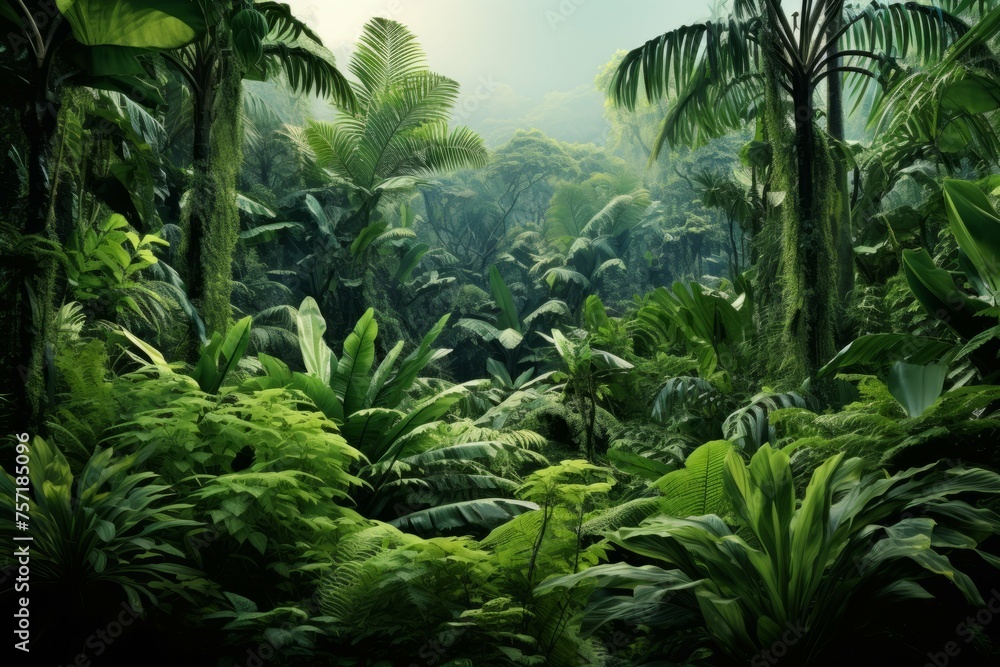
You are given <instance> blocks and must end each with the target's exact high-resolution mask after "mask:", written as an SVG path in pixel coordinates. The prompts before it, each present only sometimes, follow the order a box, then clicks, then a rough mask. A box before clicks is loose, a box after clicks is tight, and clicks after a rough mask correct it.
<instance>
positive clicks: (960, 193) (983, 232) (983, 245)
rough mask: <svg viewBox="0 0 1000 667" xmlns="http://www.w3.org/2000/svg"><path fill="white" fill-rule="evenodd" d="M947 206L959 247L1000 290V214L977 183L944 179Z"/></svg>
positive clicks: (984, 278)
mask: <svg viewBox="0 0 1000 667" xmlns="http://www.w3.org/2000/svg"><path fill="white" fill-rule="evenodd" d="M944 201H945V209H946V210H947V211H948V220H949V221H950V222H951V231H952V233H953V234H955V239H956V240H957V241H958V245H959V247H961V248H962V250H963V251H964V252H965V255H966V256H967V257H968V259H969V261H970V262H972V265H973V266H975V267H976V270H977V271H978V272H979V276H980V277H981V278H982V279H983V280H985V281H986V283H987V284H988V285H989V286H990V287H991V288H992V290H993V292H994V293H995V292H997V291H998V290H1000V216H998V215H997V212H996V210H994V208H993V205H992V204H991V203H990V200H989V199H987V198H986V195H985V194H983V191H982V190H980V189H979V188H978V187H977V186H976V185H975V184H973V183H969V182H966V181H957V180H952V179H949V180H946V181H945V182H944Z"/></svg>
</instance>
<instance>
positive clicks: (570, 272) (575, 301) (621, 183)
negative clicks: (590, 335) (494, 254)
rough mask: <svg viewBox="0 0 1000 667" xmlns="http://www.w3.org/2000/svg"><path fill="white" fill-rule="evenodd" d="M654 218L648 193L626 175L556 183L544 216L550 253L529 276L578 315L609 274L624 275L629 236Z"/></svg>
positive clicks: (541, 257) (537, 259) (602, 176)
mask: <svg viewBox="0 0 1000 667" xmlns="http://www.w3.org/2000/svg"><path fill="white" fill-rule="evenodd" d="M656 213H657V210H656V208H655V206H654V205H653V203H652V202H651V201H650V199H649V193H648V192H646V191H645V190H643V189H641V188H639V187H638V182H637V180H636V179H635V178H633V177H632V176H630V175H628V174H620V175H618V176H616V177H610V176H608V175H606V174H598V175H595V176H592V177H591V178H590V179H589V180H588V181H586V182H585V183H583V184H579V185H577V184H574V183H564V184H561V185H559V186H558V187H557V188H556V190H555V193H554V194H553V195H552V203H551V207H550V208H549V210H548V212H547V213H546V214H545V224H544V234H545V240H546V241H547V242H548V244H550V246H551V248H552V249H553V250H554V252H550V253H546V254H543V255H541V256H539V257H537V258H536V263H535V266H534V267H533V268H532V271H533V272H535V273H539V274H541V277H542V280H544V281H545V283H546V284H547V285H548V286H549V289H550V291H551V292H552V293H553V294H559V295H562V297H563V299H564V300H565V301H567V303H569V304H570V306H571V307H572V308H573V309H575V310H579V307H580V306H581V305H582V304H583V302H584V300H585V299H586V298H587V297H588V296H589V295H592V294H595V293H596V292H597V291H598V288H599V287H600V285H601V281H602V280H603V279H604V278H605V277H606V275H607V274H608V273H609V272H610V271H612V270H619V271H625V263H624V261H623V258H625V257H626V253H627V250H628V247H629V243H630V242H631V240H632V235H633V234H634V233H635V232H636V231H637V230H638V229H640V228H641V227H643V226H646V225H649V224H651V223H652V221H653V220H655V219H656Z"/></svg>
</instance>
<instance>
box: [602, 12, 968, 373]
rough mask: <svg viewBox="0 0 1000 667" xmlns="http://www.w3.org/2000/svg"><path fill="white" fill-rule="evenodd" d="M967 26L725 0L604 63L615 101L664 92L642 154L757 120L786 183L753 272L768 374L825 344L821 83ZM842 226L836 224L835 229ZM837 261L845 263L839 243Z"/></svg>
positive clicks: (832, 307) (833, 281)
mask: <svg viewBox="0 0 1000 667" xmlns="http://www.w3.org/2000/svg"><path fill="white" fill-rule="evenodd" d="M835 26H839V27H835ZM966 30H967V26H965V24H964V23H963V22H962V21H960V20H958V19H957V18H955V17H954V16H952V15H950V14H948V13H946V12H943V11H940V10H938V9H936V8H932V7H927V6H924V5H917V4H915V3H882V2H877V1H876V2H872V3H870V4H869V5H867V6H866V7H865V8H864V9H862V10H860V11H855V10H851V9H847V8H845V4H844V2H843V0H802V3H801V6H800V8H799V11H798V16H797V17H794V18H793V17H790V16H788V15H787V14H786V12H785V9H784V8H783V7H782V6H781V2H780V0H735V2H734V6H733V14H732V15H731V16H729V17H725V18H721V19H716V20H712V21H708V22H706V23H702V24H697V25H691V26H684V27H681V28H679V29H677V30H673V31H671V32H668V33H665V34H663V35H661V36H660V37H658V38H655V39H652V40H650V41H648V42H646V43H645V44H644V45H643V46H641V47H639V48H637V49H634V50H633V51H631V52H629V53H628V54H627V55H626V57H625V59H624V60H623V62H622V63H621V65H620V66H619V68H618V71H617V72H616V73H615V77H614V79H613V81H612V83H611V94H612V96H613V98H614V99H615V101H616V102H617V103H618V104H620V105H623V106H625V107H626V108H629V109H632V108H634V107H635V103H636V99H637V96H638V95H639V93H640V91H643V90H644V91H645V94H646V95H647V97H648V98H649V99H650V100H654V99H658V98H662V97H670V98H672V101H673V104H672V105H671V107H670V109H669V111H668V113H667V115H666V117H665V118H664V121H663V124H662V126H661V130H660V134H659V136H658V137H657V140H656V143H655V145H654V148H653V152H652V155H651V160H655V159H656V158H657V157H658V156H659V153H660V151H661V150H662V148H663V147H664V146H666V145H669V146H675V145H689V146H698V145H702V144H704V143H705V142H706V141H708V140H709V139H711V138H715V137H719V136H722V135H724V134H726V133H729V132H732V131H734V130H736V129H739V128H743V127H746V125H747V124H748V123H751V122H753V121H754V120H757V121H758V122H759V124H760V125H761V127H762V128H763V130H764V135H765V138H766V140H767V141H768V142H769V143H770V144H771V154H772V155H773V165H772V170H771V172H772V177H773V178H774V179H775V183H774V188H773V189H774V190H776V191H783V192H784V193H785V200H784V204H783V205H782V207H781V211H782V213H781V216H780V219H777V218H775V219H772V220H770V221H769V222H768V223H766V224H765V229H764V230H763V232H764V233H763V234H762V236H764V237H765V238H764V239H763V240H764V242H765V244H766V242H767V239H770V241H771V244H770V245H767V247H766V248H764V252H762V253H761V258H762V261H763V262H765V263H766V266H763V267H761V268H762V269H765V270H763V271H761V273H762V275H760V276H759V280H760V282H761V285H762V286H763V287H766V288H768V287H770V286H774V290H773V291H772V294H771V295H770V297H771V298H770V299H769V300H770V302H771V304H772V307H771V309H770V315H769V317H768V318H767V319H768V321H769V325H768V326H769V328H780V329H781V331H782V332H783V333H782V337H783V339H784V342H785V344H786V345H787V346H788V347H787V349H789V350H790V351H791V354H789V355H785V356H783V357H782V359H781V366H780V367H777V368H774V369H772V371H773V372H774V373H775V374H777V375H780V376H783V377H785V378H786V379H788V380H792V381H801V380H802V379H804V378H807V377H810V376H811V375H812V374H813V372H814V371H815V370H816V369H818V368H819V367H820V366H821V365H822V364H823V363H824V361H825V360H826V359H827V358H829V356H830V355H832V353H833V352H834V328H835V322H836V319H837V318H836V309H837V305H838V304H837V296H838V285H840V284H841V282H840V281H839V280H838V268H837V262H838V255H837V245H836V243H835V241H834V229H833V221H834V216H835V214H836V212H837V201H838V199H837V192H838V186H839V187H840V188H845V187H846V183H845V182H844V181H841V182H839V183H838V180H837V178H836V175H837V174H836V166H835V164H834V162H833V160H832V158H831V156H830V145H829V141H828V134H827V133H826V132H825V131H823V129H821V128H820V127H819V126H818V124H817V117H818V106H817V105H818V102H819V99H818V94H819V91H820V90H821V88H820V86H821V85H822V84H824V83H826V81H827V80H828V79H829V78H833V77H842V76H844V75H847V74H852V75H857V76H862V77H868V78H872V79H877V78H878V65H879V64H880V63H881V62H883V61H884V60H885V59H886V58H889V57H891V56H897V57H903V56H906V55H908V54H911V53H912V54H918V55H920V56H921V57H923V58H925V59H929V58H931V57H933V56H935V55H937V54H940V53H941V52H942V51H943V49H945V48H946V47H947V46H948V45H949V44H950V43H952V42H954V41H955V40H956V39H958V38H959V37H961V35H962V34H964V32H965V31H966ZM831 129H833V131H834V132H836V131H837V127H836V121H834V127H833V128H831ZM842 229H843V224H842V223H838V238H839V234H840V231H839V230H842ZM844 233H845V234H846V230H844ZM759 241H760V240H758V242H759ZM844 255H846V256H844ZM839 261H840V262H842V263H843V264H844V265H845V266H846V267H847V268H846V269H844V270H845V271H849V272H853V268H851V264H852V263H853V256H852V255H850V254H849V253H847V252H846V249H845V251H843V252H841V257H840V258H839ZM775 278H778V280H775ZM845 284H846V282H845Z"/></svg>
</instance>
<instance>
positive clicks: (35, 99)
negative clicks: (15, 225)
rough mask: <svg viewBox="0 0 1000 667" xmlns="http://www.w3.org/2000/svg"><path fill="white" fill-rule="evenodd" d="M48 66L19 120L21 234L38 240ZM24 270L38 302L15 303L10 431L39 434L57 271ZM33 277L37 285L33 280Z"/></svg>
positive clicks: (50, 118)
mask: <svg viewBox="0 0 1000 667" xmlns="http://www.w3.org/2000/svg"><path fill="white" fill-rule="evenodd" d="M51 65H52V52H51V50H50V51H49V52H48V53H47V54H46V56H45V57H44V58H43V59H42V61H41V62H39V63H37V65H36V67H35V68H34V70H33V71H32V76H31V83H30V92H29V99H28V103H27V104H26V105H25V108H24V111H23V113H22V116H21V126H22V129H23V130H24V134H25V137H26V138H27V142H28V156H27V158H28V165H27V171H28V208H27V217H26V219H25V223H24V233H25V234H29V235H38V236H47V235H48V232H49V231H50V230H49V229H48V224H47V223H48V218H49V216H48V209H49V207H48V205H47V203H48V199H49V194H50V193H49V178H48V170H47V169H46V166H47V163H48V159H49V152H50V149H51V146H52V141H53V138H54V136H55V132H56V125H57V117H58V114H59V103H58V98H57V96H56V95H54V94H50V90H49V87H50V76H49V73H50V71H51ZM23 268H24V270H23V273H22V274H21V281H22V282H23V284H24V285H25V287H24V288H22V289H23V290H26V289H27V287H26V286H27V285H31V286H32V288H34V291H35V292H34V293H35V297H36V299H37V300H38V301H39V302H40V303H36V304H35V308H32V304H31V298H30V297H29V296H28V293H27V292H25V293H24V294H22V295H21V296H20V298H19V300H18V303H17V308H18V313H19V316H18V321H17V323H16V326H17V342H16V345H17V349H18V356H17V357H16V358H15V359H14V362H15V363H14V364H13V365H12V366H10V367H9V372H10V373H11V375H14V379H15V381H14V382H13V383H11V384H10V385H8V386H12V387H14V388H15V391H14V398H13V405H12V412H11V414H12V417H13V423H12V424H11V426H12V427H13V428H14V429H15V430H24V429H26V428H30V429H33V430H34V431H35V432H38V431H40V430H41V428H42V426H43V425H44V417H43V413H44V411H45V403H46V400H45V399H46V393H47V392H46V386H47V385H48V384H49V383H50V381H51V378H50V377H48V373H46V367H47V363H46V358H45V356H46V355H45V351H46V341H47V336H48V327H47V326H46V324H47V322H48V320H49V319H50V313H49V310H50V309H51V306H52V304H51V299H52V289H51V288H52V286H53V282H54V278H55V274H54V271H55V266H54V264H53V261H52V260H51V259H41V260H39V263H38V264H36V265H34V266H25V267H23ZM36 278H39V279H40V280H38V281H36ZM35 310H37V311H38V312H39V313H40V316H41V317H40V321H36V318H35V316H34V311H35ZM15 374H16V375H15ZM22 387H23V391H21V389H22Z"/></svg>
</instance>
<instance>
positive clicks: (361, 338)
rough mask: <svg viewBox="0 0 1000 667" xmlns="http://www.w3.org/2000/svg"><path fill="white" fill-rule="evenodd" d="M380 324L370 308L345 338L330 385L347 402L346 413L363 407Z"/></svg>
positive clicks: (373, 362)
mask: <svg viewBox="0 0 1000 667" xmlns="http://www.w3.org/2000/svg"><path fill="white" fill-rule="evenodd" d="M377 336H378V323H377V322H376V321H375V311H374V310H373V309H371V308H369V309H368V310H367V311H366V312H365V314H364V315H362V316H361V319H359V320H358V323H357V325H356V326H355V327H354V331H353V332H351V334H350V335H349V336H348V337H347V340H345V341H344V352H343V355H342V356H341V357H340V363H339V364H337V372H336V373H335V374H334V376H333V379H332V380H331V381H330V386H331V387H333V391H334V393H335V394H337V397H338V398H339V399H340V400H341V402H342V403H343V404H344V414H345V415H350V414H351V413H353V412H354V411H356V410H360V409H361V408H363V407H364V401H365V396H366V395H367V390H368V383H369V382H370V381H371V379H370V377H369V373H371V370H372V366H373V365H374V364H375V338H376V337H377Z"/></svg>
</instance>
